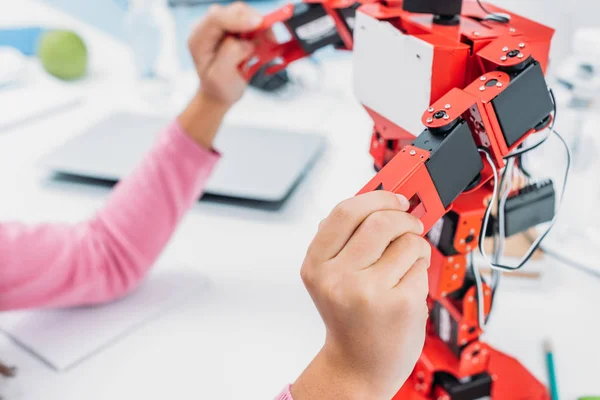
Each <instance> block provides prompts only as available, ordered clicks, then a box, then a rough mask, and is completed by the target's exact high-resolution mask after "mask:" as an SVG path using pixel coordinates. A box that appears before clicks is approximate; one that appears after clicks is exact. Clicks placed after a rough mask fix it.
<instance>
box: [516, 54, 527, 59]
mask: <svg viewBox="0 0 600 400" xmlns="http://www.w3.org/2000/svg"><path fill="white" fill-rule="evenodd" d="M523 57H525V56H524V55H523V53H519V55H518V56H517V58H523Z"/></svg>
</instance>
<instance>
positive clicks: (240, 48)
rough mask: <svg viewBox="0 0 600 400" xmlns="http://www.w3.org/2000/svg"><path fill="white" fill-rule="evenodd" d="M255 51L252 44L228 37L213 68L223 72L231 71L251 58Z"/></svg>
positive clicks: (218, 52) (218, 53)
mask: <svg viewBox="0 0 600 400" xmlns="http://www.w3.org/2000/svg"><path fill="white" fill-rule="evenodd" d="M253 51H254V46H253V45H252V43H251V42H248V41H245V40H241V39H236V38H233V37H231V36H230V37H228V38H227V39H225V40H224V41H223V44H222V45H221V46H220V48H219V50H218V51H217V54H216V56H215V59H214V62H213V65H212V67H213V68H216V69H218V70H222V71H229V70H231V69H232V68H237V66H238V65H239V64H240V63H241V62H242V61H244V60H245V59H247V58H248V57H250V55H251V54H252V52H253Z"/></svg>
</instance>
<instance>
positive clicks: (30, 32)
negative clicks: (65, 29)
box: [0, 27, 45, 56]
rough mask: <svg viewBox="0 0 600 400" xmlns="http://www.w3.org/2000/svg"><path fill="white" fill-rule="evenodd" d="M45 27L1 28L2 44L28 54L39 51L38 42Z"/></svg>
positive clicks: (0, 43) (0, 38) (0, 41)
mask: <svg viewBox="0 0 600 400" xmlns="http://www.w3.org/2000/svg"><path fill="white" fill-rule="evenodd" d="M44 31H45V29H43V28H40V27H22V28H8V29H0V46H8V47H13V48H15V49H17V50H19V51H20V52H21V53H23V54H24V55H26V56H32V55H34V54H35V53H36V51H37V43H38V40H39V38H40V35H41V34H42V33H44Z"/></svg>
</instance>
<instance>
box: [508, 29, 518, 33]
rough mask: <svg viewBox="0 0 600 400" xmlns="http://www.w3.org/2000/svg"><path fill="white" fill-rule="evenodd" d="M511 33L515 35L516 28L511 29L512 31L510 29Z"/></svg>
mask: <svg viewBox="0 0 600 400" xmlns="http://www.w3.org/2000/svg"><path fill="white" fill-rule="evenodd" d="M509 31H510V32H511V33H515V32H516V31H517V30H516V29H515V28H510V29H509Z"/></svg>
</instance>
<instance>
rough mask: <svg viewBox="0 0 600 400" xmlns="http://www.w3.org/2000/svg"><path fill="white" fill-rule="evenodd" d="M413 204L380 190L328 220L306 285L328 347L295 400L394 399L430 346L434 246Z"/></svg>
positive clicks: (309, 260) (307, 265) (308, 262)
mask: <svg viewBox="0 0 600 400" xmlns="http://www.w3.org/2000/svg"><path fill="white" fill-rule="evenodd" d="M407 209H408V201H407V200H406V199H405V198H404V197H399V196H396V195H394V194H391V193H389V192H384V191H375V192H372V193H367V194H364V195H360V196H357V197H354V198H351V199H349V200H346V201H344V202H342V203H340V204H339V205H338V206H337V207H336V208H335V209H334V210H333V212H332V213H331V214H330V215H329V216H328V217H327V218H326V219H325V220H323V221H322V222H321V224H320V226H319V231H318V233H317V235H316V236H315V238H314V240H313V242H312V243H311V245H310V247H309V249H308V252H307V255H306V259H305V261H304V264H303V265H302V279H303V281H304V283H305V285H306V288H307V289H308V291H309V293H310V295H311V297H312V299H313V301H314V303H315V305H316V307H317V309H318V310H319V313H320V314H321V317H322V318H323V321H324V322H325V325H326V327H327V338H326V342H325V346H324V347H323V349H322V350H321V352H320V353H319V354H318V355H317V357H316V358H315V359H314V360H313V362H312V363H311V365H310V366H309V367H308V368H307V369H306V370H305V371H304V373H303V374H302V375H301V376H300V378H299V379H298V380H297V382H296V383H295V384H294V385H293V386H292V395H293V397H294V400H304V399H321V400H327V399H369V400H376V399H384V400H389V399H391V398H392V397H393V395H394V394H395V393H396V392H397V391H398V389H400V387H401V386H402V384H403V383H404V381H405V380H406V379H407V378H408V376H409V375H410V373H411V371H412V369H413V367H414V365H415V363H416V361H417V359H418V357H419V354H420V353H421V350H422V348H423V344H424V340H425V325H426V321H427V317H428V310H427V306H426V297H427V292H428V282H427V268H428V267H429V262H430V257H431V248H430V246H429V244H428V243H427V241H426V240H425V239H423V238H422V237H420V236H419V235H420V234H422V232H423V225H422V224H421V222H420V221H419V220H418V219H417V218H415V217H413V216H412V215H410V214H408V213H406V210H407Z"/></svg>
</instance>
